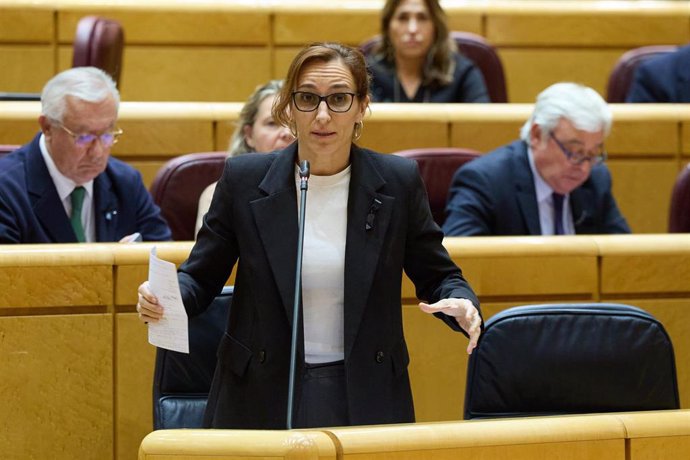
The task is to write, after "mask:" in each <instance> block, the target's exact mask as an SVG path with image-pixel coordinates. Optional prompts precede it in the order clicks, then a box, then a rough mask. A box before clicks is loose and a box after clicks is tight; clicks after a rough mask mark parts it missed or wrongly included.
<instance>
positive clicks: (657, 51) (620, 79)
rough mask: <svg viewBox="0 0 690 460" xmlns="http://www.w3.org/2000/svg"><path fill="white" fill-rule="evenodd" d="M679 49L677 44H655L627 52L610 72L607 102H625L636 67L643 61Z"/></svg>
mask: <svg viewBox="0 0 690 460" xmlns="http://www.w3.org/2000/svg"><path fill="white" fill-rule="evenodd" d="M676 49H678V47H677V46H675V45H655V46H642V47H639V48H634V49H631V50H630V51H627V52H625V53H624V54H623V55H622V56H621V57H620V58H618V61H616V64H615V65H614V67H613V70H612V71H611V73H610V74H609V81H608V85H607V87H606V101H607V102H625V99H626V98H627V97H628V92H629V91H630V87H631V86H632V82H633V78H634V76H635V69H637V67H638V66H639V65H640V64H642V62H644V61H646V60H648V59H650V58H654V57H656V56H661V55H664V54H667V53H670V52H672V51H675V50H676Z"/></svg>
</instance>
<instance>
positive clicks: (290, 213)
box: [250, 142, 309, 349]
mask: <svg viewBox="0 0 690 460" xmlns="http://www.w3.org/2000/svg"><path fill="white" fill-rule="evenodd" d="M296 154H297V143H296V142H295V143H293V144H291V145H290V146H288V147H287V148H285V149H284V150H283V151H282V152H280V153H278V154H277V156H276V159H275V161H273V163H272V164H271V166H270V168H269V169H268V171H267V173H266V175H265V176H264V178H263V180H262V181H261V183H260V184H259V189H260V190H261V191H263V192H264V193H265V194H266V196H265V197H263V198H259V199H256V200H254V201H252V202H251V203H250V206H251V209H252V213H253V215H254V220H255V222H256V228H257V230H258V233H259V237H260V238H261V242H262V243H263V246H264V248H265V250H266V254H267V258H268V263H269V265H270V267H271V271H272V272H273V278H274V279H275V281H276V284H277V286H278V291H279V292H280V296H281V299H282V301H283V306H284V307H285V312H286V314H287V317H288V321H289V322H290V325H292V306H293V302H294V296H295V267H296V264H297V234H298V217H297V199H296V196H297V188H296V186H295V174H294V170H295V156H296ZM307 199H309V197H308V196H307ZM301 348H302V345H300V349H301Z"/></svg>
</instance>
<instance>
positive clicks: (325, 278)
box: [295, 166, 350, 363]
mask: <svg viewBox="0 0 690 460" xmlns="http://www.w3.org/2000/svg"><path fill="white" fill-rule="evenodd" d="M295 180H296V182H297V207H298V209H299V206H300V189H299V183H300V179H299V170H298V169H297V168H296V169H295ZM349 188H350V167H349V166H348V167H347V168H346V169H345V170H343V171H341V172H339V173H338V174H335V175H332V176H315V175H311V176H310V177H309V188H308V190H307V209H306V213H305V226H304V245H303V249H304V253H303V256H302V304H303V307H304V311H303V317H304V351H305V358H306V361H307V362H308V363H326V362H331V361H339V360H342V359H343V358H344V356H345V352H344V349H345V343H344V323H345V315H344V296H345V293H344V291H345V240H346V235H347V200H348V195H349Z"/></svg>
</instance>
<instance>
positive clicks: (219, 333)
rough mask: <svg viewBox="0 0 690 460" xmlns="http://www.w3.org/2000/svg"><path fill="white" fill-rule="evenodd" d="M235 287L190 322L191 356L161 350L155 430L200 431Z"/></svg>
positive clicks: (155, 377) (155, 380)
mask: <svg viewBox="0 0 690 460" xmlns="http://www.w3.org/2000/svg"><path fill="white" fill-rule="evenodd" d="M232 292H233V287H232V286H225V287H224V288H223V291H222V292H221V294H219V295H218V296H217V297H216V298H215V299H214V300H213V302H211V305H209V307H208V309H207V310H206V311H205V312H204V313H202V314H201V315H199V316H195V317H194V318H191V319H190V320H189V354H185V353H178V352H176V351H170V350H165V349H163V348H158V349H157V350H156V366H155V370H154V375H153V426H154V429H155V430H161V429H172V428H201V427H202V425H203V423H202V422H203V418H204V410H205V409H206V400H207V399H208V393H209V390H210V388H211V380H213V373H214V372H215V369H216V351H217V350H218V345H219V344H220V341H221V339H222V337H223V334H224V332H225V325H226V324H227V318H228V313H229V309H230V306H231V304H232Z"/></svg>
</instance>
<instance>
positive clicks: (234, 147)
mask: <svg viewBox="0 0 690 460" xmlns="http://www.w3.org/2000/svg"><path fill="white" fill-rule="evenodd" d="M282 87H283V80H270V81H269V82H268V83H266V84H264V85H260V86H257V87H256V89H255V90H254V92H253V93H252V95H251V96H249V99H247V102H245V103H244V106H243V107H242V110H241V111H240V118H239V119H238V120H237V123H236V126H237V128H236V129H235V132H234V133H233V134H232V137H231V138H230V147H229V148H228V154H229V155H230V156H231V157H234V156H237V155H242V154H244V153H249V152H253V151H254V149H253V148H251V147H250V146H249V145H248V144H247V139H246V137H245V136H244V127H245V126H247V125H249V126H251V125H253V124H254V123H255V122H256V116H257V115H258V113H259V105H261V103H262V102H263V100H264V99H266V98H267V97H269V96H275V95H276V94H278V93H279V92H280V89H281V88H282Z"/></svg>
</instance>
